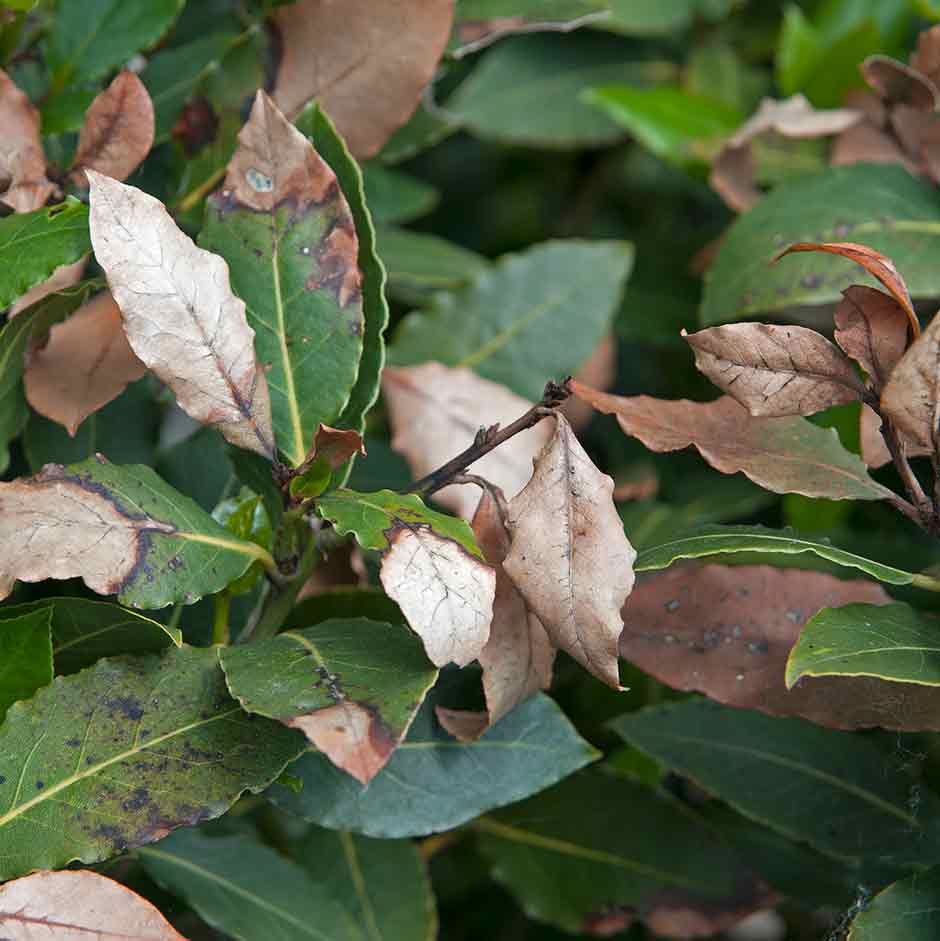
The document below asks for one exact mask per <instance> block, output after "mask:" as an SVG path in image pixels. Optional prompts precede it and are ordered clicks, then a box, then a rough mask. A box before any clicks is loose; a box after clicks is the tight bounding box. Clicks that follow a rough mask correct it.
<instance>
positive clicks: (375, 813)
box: [269, 691, 598, 837]
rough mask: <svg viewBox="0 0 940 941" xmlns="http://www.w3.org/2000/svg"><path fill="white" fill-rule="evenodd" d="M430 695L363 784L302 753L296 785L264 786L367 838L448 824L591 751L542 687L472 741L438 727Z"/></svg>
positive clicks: (291, 804)
mask: <svg viewBox="0 0 940 941" xmlns="http://www.w3.org/2000/svg"><path fill="white" fill-rule="evenodd" d="M437 701H438V696H437V694H436V691H432V692H431V693H430V694H429V695H428V697H427V699H425V701H424V705H423V706H422V707H421V709H420V710H419V712H418V715H417V717H416V718H415V721H414V722H413V723H412V726H411V730H410V731H409V733H408V736H407V737H406V739H405V741H404V742H403V743H402V744H401V745H399V746H398V748H397V749H396V750H395V753H394V754H393V755H392V757H391V760H390V761H389V763H388V764H387V765H386V766H385V768H384V769H383V770H382V771H380V772H379V773H378V774H377V775H376V776H375V777H374V778H373V779H372V781H370V782H369V784H368V786H367V787H363V786H362V785H360V784H359V783H358V782H357V781H355V780H354V779H353V778H351V777H350V776H349V775H348V774H345V773H343V772H342V771H340V770H338V769H337V768H335V767H334V766H333V765H332V764H330V762H329V761H328V760H327V759H326V758H325V757H323V755H320V754H315V753H312V752H310V753H308V754H306V755H304V756H303V757H302V758H301V759H300V760H299V761H295V762H294V764H292V765H291V766H290V768H289V773H290V774H291V775H293V776H295V777H296V778H298V779H299V781H300V782H301V783H302V786H301V788H300V790H299V791H297V792H296V793H295V792H294V791H292V790H290V789H289V788H286V787H284V786H283V785H281V784H276V785H275V786H274V787H273V788H272V789H271V791H270V792H269V794H270V796H271V798H272V799H273V800H274V802H275V803H276V804H278V806H280V807H282V808H283V809H284V810H287V811H290V812H291V813H294V814H297V815H298V816H300V817H303V818H304V819H306V820H309V821H311V822H314V823H319V824H320V825H322V826H325V827H330V828H331V829H338V830H354V831H356V832H357V833H364V834H366V835H368V836H376V837H406V836H423V835H425V834H428V833H436V832H438V831H440V830H449V829H451V828H453V827H456V826H459V825H460V824H462V823H464V822H466V821H467V820H471V819H472V818H474V817H476V816H478V815H479V814H481V813H484V812H486V811H487V810H491V809H492V808H494V807H501V806H503V805H505V804H511V803H512V802H514V801H517V800H522V799H523V798H524V797H528V796H529V795H530V794H534V793H536V792H537V791H540V790H542V789H543V788H546V787H549V786H550V785H552V784H554V783H555V782H557V781H559V780H561V779H562V778H564V777H565V776H567V775H569V774H571V773H572V772H574V771H576V770H578V769H579V768H582V767H584V765H586V764H588V763H589V762H591V761H593V760H594V759H595V758H597V757H598V753H597V752H596V751H595V750H594V749H593V748H592V747H591V746H590V745H589V744H588V743H587V742H586V741H584V739H582V738H580V736H579V735H578V733H577V732H576V731H575V729H574V726H572V725H571V723H570V722H569V721H568V719H567V718H566V716H565V714H564V713H563V712H562V711H561V710H560V709H559V708H558V706H556V705H555V703H554V702H552V700H551V699H549V698H548V697H547V696H545V695H543V694H542V693H538V694H536V695H535V696H533V697H532V698H531V699H528V700H526V701H525V702H524V703H522V704H520V705H519V706H517V707H516V708H515V709H514V710H513V711H512V712H511V713H509V715H507V716H506V717H505V718H503V719H501V720H500V721H499V722H497V723H496V725H495V726H493V727H492V728H491V729H489V730H488V731H487V732H486V734H485V735H483V736H482V737H481V738H479V739H477V740H476V741H475V742H467V743H462V742H458V741H457V740H455V739H453V738H451V737H450V735H448V734H447V733H446V732H445V731H444V730H443V729H442V728H441V727H440V725H439V724H438V722H437V720H436V718H435V716H434V705H435V704H436V702H437Z"/></svg>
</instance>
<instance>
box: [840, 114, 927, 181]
mask: <svg viewBox="0 0 940 941" xmlns="http://www.w3.org/2000/svg"><path fill="white" fill-rule="evenodd" d="M829 162H830V163H831V164H832V165H833V166H834V167H840V166H845V165H848V164H853V163H890V164H898V165H899V166H902V167H904V168H905V169H906V170H907V171H908V172H909V173H917V172H918V171H917V167H916V166H915V165H914V163H913V162H912V161H911V160H909V159H908V157H907V155H906V154H905V153H904V151H903V150H901V148H900V147H899V146H898V144H897V141H895V139H894V138H893V137H891V136H890V135H889V134H887V133H885V132H884V131H883V130H881V128H878V127H875V126H874V125H873V124H871V123H869V122H868V121H862V122H860V123H859V124H856V125H854V126H852V127H850V128H849V129H848V130H845V131H843V132H842V133H841V134H840V135H839V136H838V137H837V138H836V140H835V143H834V144H833V145H832V151H831V152H830V154H829Z"/></svg>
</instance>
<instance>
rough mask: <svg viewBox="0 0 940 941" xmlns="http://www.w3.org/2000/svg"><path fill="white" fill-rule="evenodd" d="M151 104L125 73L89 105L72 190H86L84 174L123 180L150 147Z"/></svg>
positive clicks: (143, 90)
mask: <svg viewBox="0 0 940 941" xmlns="http://www.w3.org/2000/svg"><path fill="white" fill-rule="evenodd" d="M154 127H155V125H154V115H153V102H152V101H151V100H150V94H149V93H148V91H147V89H146V87H145V86H144V83H143V82H142V81H141V80H140V79H139V78H138V77H137V76H136V75H135V74H134V73H133V72H129V71H127V70H126V69H125V70H124V71H123V72H120V73H119V74H118V76H117V78H115V79H114V81H113V82H111V84H110V85H109V86H108V87H107V88H106V89H105V90H104V91H103V92H101V94H100V95H98V97H97V98H95V100H94V101H93V102H92V103H91V107H90V108H89V109H88V111H87V112H86V113H85V123H84V124H83V125H82V130H81V134H79V137H78V150H77V151H76V152H75V160H74V161H73V162H72V179H73V181H74V182H75V185H76V186H87V185H88V182H87V178H86V176H85V172H84V171H85V170H87V169H91V170H97V171H98V172H99V173H103V174H104V175H105V176H110V177H112V178H113V179H115V180H126V179H127V178H128V177H129V176H130V175H131V174H132V173H133V172H134V170H136V169H137V167H138V166H139V165H140V164H141V163H143V161H144V158H145V157H146V156H147V154H149V153H150V148H151V147H153V137H154Z"/></svg>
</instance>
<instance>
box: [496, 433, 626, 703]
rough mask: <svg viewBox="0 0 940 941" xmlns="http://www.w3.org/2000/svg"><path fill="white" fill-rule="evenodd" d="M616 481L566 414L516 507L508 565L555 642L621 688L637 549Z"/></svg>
mask: <svg viewBox="0 0 940 941" xmlns="http://www.w3.org/2000/svg"><path fill="white" fill-rule="evenodd" d="M613 489H614V482H613V480H611V478H610V477H608V476H607V475H606V474H602V473H601V472H600V471H599V470H598V469H597V468H596V467H595V466H594V464H593V463H592V461H591V459H590V458H589V457H588V456H587V454H586V453H585V451H584V449H583V448H582V447H581V445H580V443H579V442H578V439H577V438H576V437H575V435H574V432H573V431H572V430H571V426H570V425H569V424H568V421H567V419H566V418H565V417H564V416H563V415H558V416H556V419H555V433H554V434H553V435H552V438H551V440H550V441H549V442H548V444H546V445H545V447H544V448H543V449H542V451H541V453H540V454H539V456H538V457H537V458H536V460H535V470H534V472H533V474H532V479H531V480H530V481H529V483H528V484H527V485H526V487H525V489H524V490H523V491H522V492H521V493H520V494H518V495H517V496H516V497H514V498H513V499H512V500H511V501H510V503H509V512H508V515H507V520H506V524H507V528H508V530H509V534H510V539H511V546H510V549H509V553H508V554H507V556H506V558H505V560H504V562H503V567H504V569H505V571H506V574H507V575H508V576H509V577H510V578H511V579H512V581H513V582H514V584H515V586H516V587H517V588H518V589H519V593H520V594H521V595H522V597H523V598H524V599H525V601H526V604H527V605H528V606H529V608H530V609H531V610H532V611H533V612H534V613H535V614H536V616H537V617H538V619H539V620H540V621H541V622H542V624H543V625H544V627H545V630H546V632H547V633H548V636H549V637H550V638H551V641H552V643H553V644H554V645H555V646H556V647H558V648H560V649H562V650H565V651H567V652H568V653H569V654H571V656H572V657H574V658H575V659H576V660H577V661H578V662H579V663H581V664H582V665H583V666H584V667H586V668H587V669H588V670H590V671H591V672H592V673H593V674H594V675H595V676H596V677H598V678H599V679H601V680H603V681H604V682H605V683H607V684H608V685H610V686H613V687H614V688H615V689H617V688H619V686H620V677H619V674H618V670H617V638H618V637H619V636H620V631H621V628H622V627H623V624H622V622H621V619H620V608H621V606H622V605H623V602H624V600H625V599H626V597H627V595H629V594H630V589H631V588H632V587H633V561H634V559H635V558H636V552H635V551H634V549H633V546H631V545H630V543H629V541H628V540H627V537H626V535H625V534H624V531H623V523H622V521H621V519H620V516H619V515H618V514H617V510H616V507H615V506H614V501H613V496H612V494H613Z"/></svg>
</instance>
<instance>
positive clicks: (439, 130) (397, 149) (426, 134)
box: [378, 101, 460, 164]
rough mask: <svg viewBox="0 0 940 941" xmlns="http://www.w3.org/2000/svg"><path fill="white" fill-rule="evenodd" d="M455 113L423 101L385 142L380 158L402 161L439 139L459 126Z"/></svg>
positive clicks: (392, 161)
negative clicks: (454, 117)
mask: <svg viewBox="0 0 940 941" xmlns="http://www.w3.org/2000/svg"><path fill="white" fill-rule="evenodd" d="M459 127H460V125H459V124H458V123H457V121H455V120H453V115H451V114H449V113H448V112H446V111H444V110H442V109H438V108H433V109H432V108H429V107H428V106H427V104H426V103H425V102H424V101H422V102H421V103H420V104H419V105H418V107H417V108H416V109H415V112H414V114H412V115H411V117H410V118H409V119H408V120H407V121H406V122H405V123H404V124H403V125H402V126H401V127H400V128H399V129H398V130H397V131H395V133H394V134H392V136H391V137H390V138H389V139H388V140H387V141H386V142H385V146H384V147H383V148H382V150H381V151H380V152H379V156H378V159H379V160H381V161H382V162H383V163H392V164H393V163H401V162H402V161H403V160H410V159H411V158H412V157H414V156H416V155H417V154H419V153H421V151H423V150H427V148H429V147H433V146H434V145H435V144H438V143H440V142H441V141H442V140H444V138H445V137H449V136H450V135H451V134H453V133H455V132H456V131H457V130H458V129H459Z"/></svg>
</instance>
